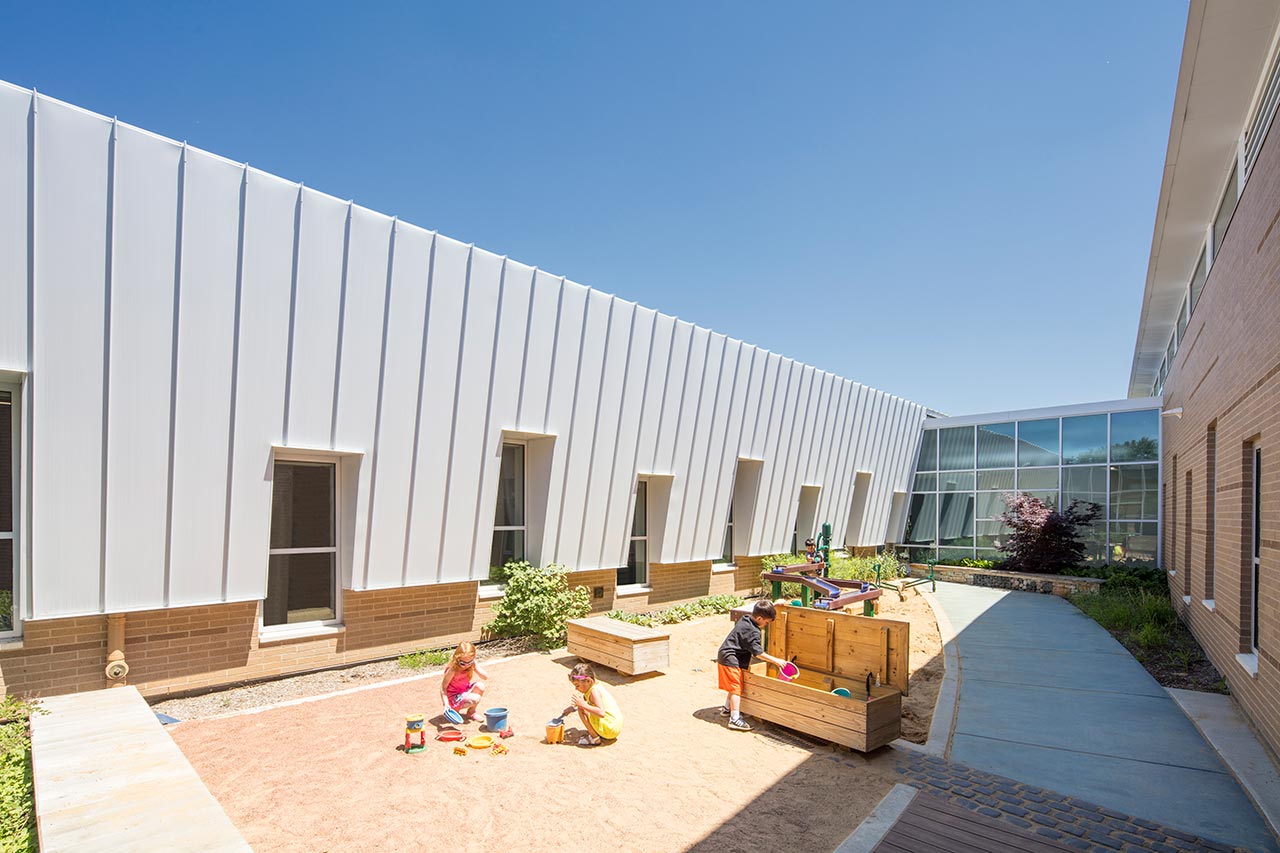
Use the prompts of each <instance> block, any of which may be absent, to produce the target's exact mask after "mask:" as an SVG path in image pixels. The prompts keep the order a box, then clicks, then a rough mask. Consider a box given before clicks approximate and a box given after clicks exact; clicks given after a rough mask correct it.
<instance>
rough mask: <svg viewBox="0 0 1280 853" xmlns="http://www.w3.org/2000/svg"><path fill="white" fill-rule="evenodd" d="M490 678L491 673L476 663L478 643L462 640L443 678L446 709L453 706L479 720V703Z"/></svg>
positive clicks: (441, 698) (454, 651) (443, 703)
mask: <svg viewBox="0 0 1280 853" xmlns="http://www.w3.org/2000/svg"><path fill="white" fill-rule="evenodd" d="M488 680H489V673H487V672H485V671H484V670H483V669H481V668H480V665H479V664H478V663H476V647H475V646H473V645H472V644H471V643H468V642H465V641H464V642H461V643H458V647H457V648H456V649H454V650H453V657H452V658H451V659H450V660H449V665H448V666H446V667H445V668H444V677H443V678H441V679H440V704H441V705H443V706H444V709H445V710H446V711H448V710H450V709H452V710H454V711H457V712H459V713H460V714H462V715H463V716H464V717H466V718H467V719H468V720H478V719H480V717H479V715H478V714H476V706H477V705H479V704H480V697H481V696H483V695H484V689H485V683H486V682H487V681H488Z"/></svg>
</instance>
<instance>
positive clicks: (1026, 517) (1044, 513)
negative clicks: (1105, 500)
mask: <svg viewBox="0 0 1280 853" xmlns="http://www.w3.org/2000/svg"><path fill="white" fill-rule="evenodd" d="M1004 504H1005V507H1006V509H1005V511H1004V513H1003V514H1001V516H1000V520H1001V521H1003V522H1004V523H1005V526H1006V527H1008V528H1010V530H1011V531H1012V532H1010V533H1009V535H1008V536H1007V537H1006V538H1005V540H1004V542H1003V543H1002V544H1001V545H1000V550H1001V551H1002V552H1003V553H1005V554H1007V555H1008V556H1007V557H1006V558H1005V561H1004V563H1003V565H1002V566H1001V568H1003V569H1008V570H1010V571H1014V572H1050V573H1052V572H1057V571H1060V570H1062V569H1064V568H1068V567H1071V566H1075V565H1078V564H1079V563H1080V562H1081V561H1082V560H1083V559H1084V548H1085V545H1084V543H1083V542H1081V541H1080V528H1081V527H1083V526H1085V525H1088V524H1091V523H1092V522H1093V520H1094V519H1096V518H1097V517H1098V516H1099V515H1101V514H1102V507H1101V506H1099V505H1098V504H1096V503H1092V502H1089V501H1080V500H1074V501H1072V502H1071V505H1070V506H1068V507H1067V508H1066V510H1064V511H1062V512H1059V511H1057V510H1056V509H1054V508H1053V507H1051V506H1047V505H1046V504H1045V503H1044V502H1043V501H1041V500H1040V499H1039V498H1036V497H1032V496H1031V495H1005V496H1004Z"/></svg>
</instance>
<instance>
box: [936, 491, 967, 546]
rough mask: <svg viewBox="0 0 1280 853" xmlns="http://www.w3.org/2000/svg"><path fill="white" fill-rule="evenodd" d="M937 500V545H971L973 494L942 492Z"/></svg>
mask: <svg viewBox="0 0 1280 853" xmlns="http://www.w3.org/2000/svg"><path fill="white" fill-rule="evenodd" d="M938 501H939V503H938V545H939V546H942V545H972V544H973V504H974V500H973V494H972V493H968V492H944V493H943V494H941V495H939V496H938Z"/></svg>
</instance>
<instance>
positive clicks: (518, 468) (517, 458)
mask: <svg viewBox="0 0 1280 853" xmlns="http://www.w3.org/2000/svg"><path fill="white" fill-rule="evenodd" d="M523 525H524V445H523V444H504V445H502V467H501V469H500V471H499V473H498V508H497V510H496V511H495V513H494V519H493V526H494V527H522V526H523Z"/></svg>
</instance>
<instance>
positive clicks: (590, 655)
mask: <svg viewBox="0 0 1280 853" xmlns="http://www.w3.org/2000/svg"><path fill="white" fill-rule="evenodd" d="M568 626H569V654H572V655H577V656H578V657H580V658H582V659H583V660H589V661H593V662H595V663H599V664H604V665H605V666H607V667H609V668H611V669H616V670H617V671H618V672H621V673H622V674H624V675H637V674H639V673H642V672H657V671H659V670H664V669H666V668H667V665H668V663H669V660H670V655H671V633H670V632H669V631H661V630H655V629H653V628H645V627H644V626H643V625H632V624H631V623H630V622H623V621H621V620H619V619H610V618H609V617H608V616H591V617H589V618H586V619H570V620H569V622H568Z"/></svg>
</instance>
